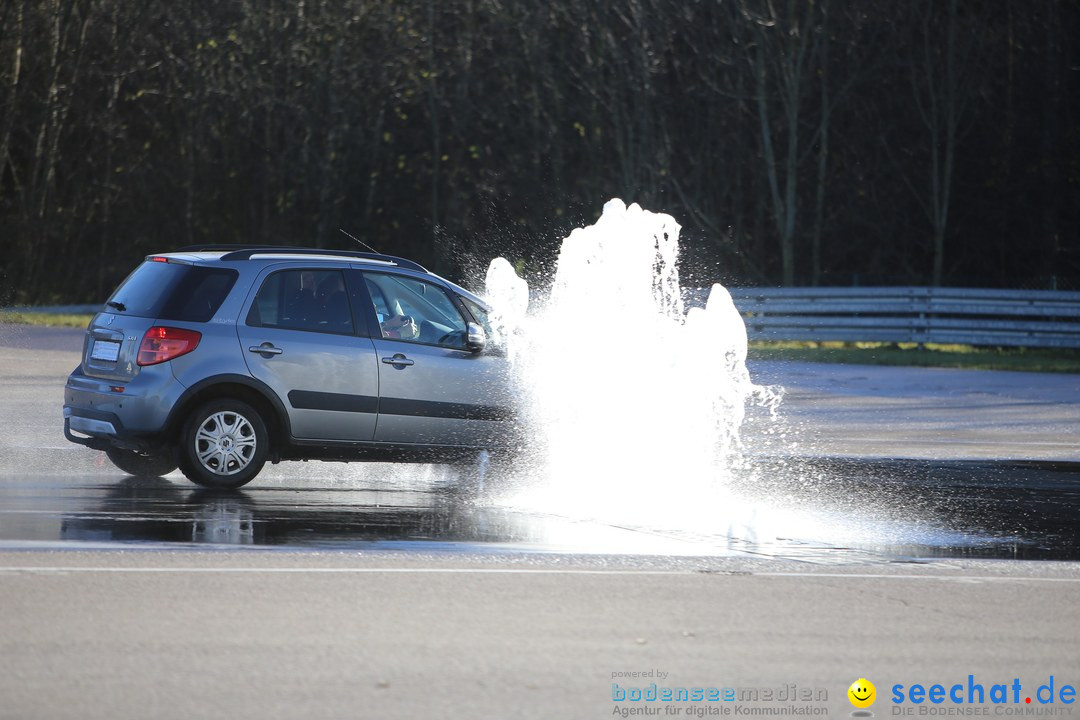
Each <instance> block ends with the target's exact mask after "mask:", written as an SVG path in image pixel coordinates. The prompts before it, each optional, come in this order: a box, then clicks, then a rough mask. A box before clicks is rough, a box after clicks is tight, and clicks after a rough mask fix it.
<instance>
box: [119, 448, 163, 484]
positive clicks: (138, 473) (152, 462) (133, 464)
mask: <svg viewBox="0 0 1080 720" xmlns="http://www.w3.org/2000/svg"><path fill="white" fill-rule="evenodd" d="M105 455H107V456H108V458H109V460H110V461H112V464H113V465H115V466H116V467H118V468H120V469H121V470H123V471H124V472H126V473H127V474H128V475H133V476H135V477H161V476H162V475H168V474H169V473H171V472H172V471H173V470H175V469H176V459H175V458H174V457H173V456H172V453H169V452H156V453H148V454H146V455H140V454H139V453H137V452H135V451H134V450H124V449H123V448H118V447H111V448H109V449H108V450H106V451H105Z"/></svg>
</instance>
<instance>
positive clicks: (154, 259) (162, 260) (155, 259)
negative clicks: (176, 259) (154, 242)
mask: <svg viewBox="0 0 1080 720" xmlns="http://www.w3.org/2000/svg"><path fill="white" fill-rule="evenodd" d="M150 259H151V260H153V261H154V262H165V263H167V262H169V258H163V257H152V258H150Z"/></svg>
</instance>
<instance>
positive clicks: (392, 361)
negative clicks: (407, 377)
mask: <svg viewBox="0 0 1080 720" xmlns="http://www.w3.org/2000/svg"><path fill="white" fill-rule="evenodd" d="M382 361H383V362H384V363H386V364H387V365H395V366H397V367H408V366H409V365H412V364H413V361H412V360H410V359H409V358H407V357H405V356H404V355H402V354H401V353H398V354H397V355H395V356H394V357H384V358H383V359H382Z"/></svg>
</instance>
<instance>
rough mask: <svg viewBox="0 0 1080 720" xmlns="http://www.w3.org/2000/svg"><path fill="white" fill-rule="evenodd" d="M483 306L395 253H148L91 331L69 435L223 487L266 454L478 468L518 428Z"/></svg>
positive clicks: (125, 463) (73, 390)
mask: <svg viewBox="0 0 1080 720" xmlns="http://www.w3.org/2000/svg"><path fill="white" fill-rule="evenodd" d="M488 311H489V308H488V306H487V305H486V304H485V303H484V301H483V300H481V299H480V298H479V297H477V296H475V295H473V294H472V293H470V292H468V291H467V290H464V289H462V288H460V287H458V286H457V285H455V284H454V283H451V282H449V281H448V280H445V279H443V278H441V277H439V276H437V275H434V274H433V273H430V272H428V271H427V270H425V269H424V268H423V267H421V266H420V265H418V264H416V263H414V262H411V261H409V260H404V259H401V258H397V257H393V256H388V255H379V254H374V253H359V252H347V251H334V250H315V249H309V248H283V247H261V246H260V247H255V246H205V247H196V248H185V249H183V250H179V251H176V252H170V253H164V254H160V255H152V256H149V257H147V258H146V260H145V262H143V263H142V264H141V265H139V267H137V268H136V269H135V270H134V271H133V272H132V273H131V275H129V276H128V278H127V279H126V280H125V281H124V282H123V283H122V284H121V285H120V287H119V288H117V290H116V291H115V292H114V293H113V295H112V297H110V298H109V300H108V302H107V303H106V305H105V309H104V311H103V312H101V313H99V314H98V315H96V316H95V317H94V319H93V321H92V322H91V323H90V325H89V327H88V328H87V331H86V339H85V341H84V346H83V359H82V363H81V364H80V365H79V367H77V368H75V370H74V371H73V372H72V373H71V375H70V376H69V377H68V381H67V386H66V388H65V393H64V434H65V436H66V437H67V438H68V439H69V440H71V441H72V442H76V443H79V444H81V445H86V446H88V447H91V448H94V449H98V450H103V451H104V452H105V453H106V454H107V455H108V457H109V459H110V460H112V462H113V463H114V464H115V465H116V466H117V467H119V468H120V469H121V470H123V471H124V472H126V473H129V474H131V475H137V476H142V475H150V476H152V475H163V474H165V473H168V472H171V471H172V470H174V469H176V467H177V466H179V468H180V469H181V470H182V471H183V473H184V474H185V475H186V476H187V477H188V478H189V479H191V480H192V481H193V482H195V483H198V484H199V485H204V486H209V487H219V488H235V487H239V486H241V485H244V484H245V483H247V482H249V481H250V480H251V479H252V478H254V477H255V476H256V475H257V474H258V473H259V471H260V470H261V469H262V467H263V465H264V463H265V462H266V461H268V460H269V461H270V462H275V463H276V462H279V461H281V460H306V459H324V460H390V461H455V460H461V459H467V458H469V457H474V456H475V455H476V454H477V453H478V452H479V451H480V450H492V449H498V448H501V447H506V446H508V445H510V444H511V443H512V441H511V436H512V435H513V432H512V428H513V427H514V418H515V412H514V406H513V392H512V389H511V387H510V383H509V377H510V375H509V373H508V367H507V360H506V356H505V353H504V352H502V351H501V349H500V348H497V347H489V346H488V343H487V337H488V334H489V332H490V327H489V326H488V318H487V313H488ZM485 328H487V330H485Z"/></svg>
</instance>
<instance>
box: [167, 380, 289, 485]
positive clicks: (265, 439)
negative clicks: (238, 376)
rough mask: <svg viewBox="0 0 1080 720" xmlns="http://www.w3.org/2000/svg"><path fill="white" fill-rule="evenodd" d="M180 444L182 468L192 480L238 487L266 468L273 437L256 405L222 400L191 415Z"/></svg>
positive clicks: (213, 402)
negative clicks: (254, 406)
mask: <svg viewBox="0 0 1080 720" xmlns="http://www.w3.org/2000/svg"><path fill="white" fill-rule="evenodd" d="M180 443H181V444H180V469H181V470H182V471H183V473H184V475H186V476H187V478H188V479H189V480H191V481H192V482H193V483H196V484H197V485H202V486H203V487H211V488H238V487H240V486H241V485H245V484H247V483H248V482H250V481H251V479H252V478H254V477H255V476H256V475H258V474H259V471H260V470H262V466H263V464H264V463H265V462H266V457H267V454H268V451H269V444H270V436H269V433H267V430H266V423H265V422H264V421H263V419H262V417H260V415H259V413H258V411H256V410H255V408H253V407H251V406H250V405H248V404H247V403H245V402H242V401H240V400H231V399H222V400H212V401H210V402H208V403H206V404H204V405H202V406H200V407H199V408H198V409H196V410H195V412H193V413H192V414H191V415H190V416H189V417H188V420H187V422H186V423H185V425H184V431H183V433H182V435H181V439H180Z"/></svg>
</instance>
